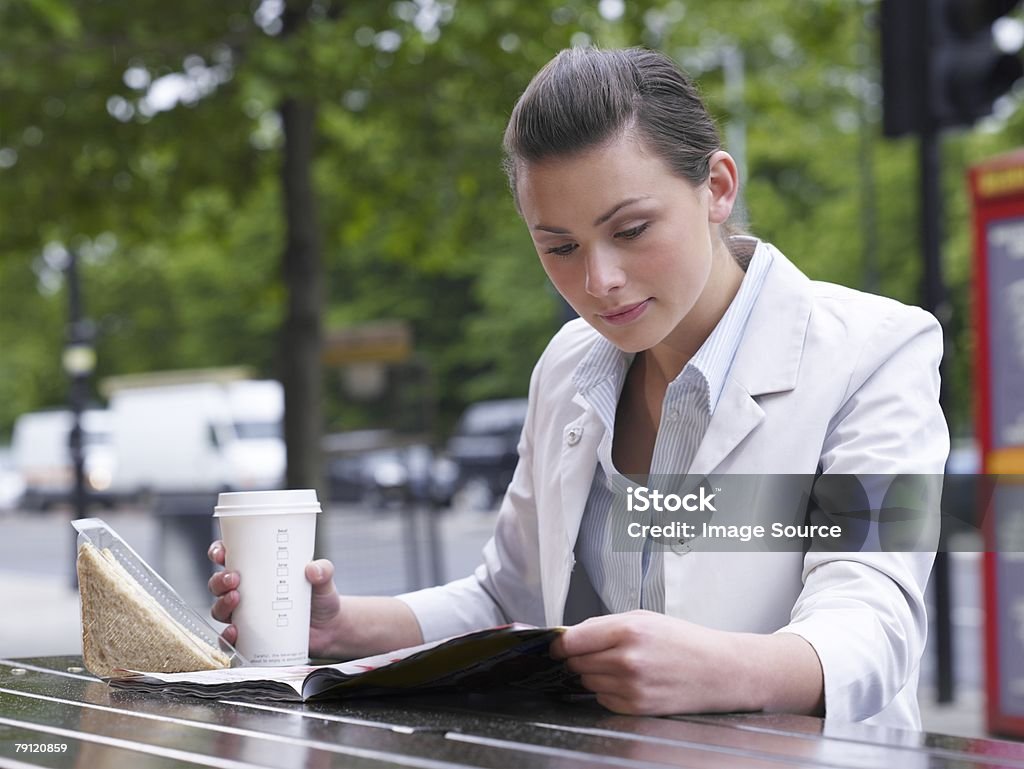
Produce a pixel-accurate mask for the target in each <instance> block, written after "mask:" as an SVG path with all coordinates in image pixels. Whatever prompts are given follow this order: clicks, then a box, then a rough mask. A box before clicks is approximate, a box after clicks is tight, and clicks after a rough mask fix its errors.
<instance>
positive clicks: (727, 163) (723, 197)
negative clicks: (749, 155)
mask: <svg viewBox="0 0 1024 769" xmlns="http://www.w3.org/2000/svg"><path fill="white" fill-rule="evenodd" d="M708 166H709V174H708V182H707V184H708V191H709V192H710V197H709V200H708V219H709V220H710V221H711V222H712V223H713V224H722V223H724V222H725V220H726V219H728V218H729V214H731V213H732V207H733V206H734V205H735V203H736V198H737V196H738V195H739V192H740V176H739V171H738V170H737V168H736V161H735V160H733V159H732V155H730V154H729V153H728V152H726V151H725V150H718V151H717V152H715V153H714V154H712V155H711V158H710V159H709V160H708Z"/></svg>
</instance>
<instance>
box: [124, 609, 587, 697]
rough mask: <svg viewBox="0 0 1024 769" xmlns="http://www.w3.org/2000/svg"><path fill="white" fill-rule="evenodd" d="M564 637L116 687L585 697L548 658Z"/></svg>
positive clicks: (491, 641) (462, 641)
mask: <svg viewBox="0 0 1024 769" xmlns="http://www.w3.org/2000/svg"><path fill="white" fill-rule="evenodd" d="M563 630H564V628H558V627H556V628H538V627H532V626H530V625H520V624H514V625H504V626H502V627H496V628H489V629H487V630H478V631H476V632H473V633H467V634H466V635H460V636H455V637H453V638H447V639H444V640H441V641H435V642H433V643H428V644H423V645H421V646H413V647H410V648H408V649H399V650H397V651H393V652H388V653H387V654H379V655H375V656H373V657H364V658H363V659H358V660H352V661H350V662H340V663H338V664H336V665H301V666H296V667H277V668H267V667H259V668H257V667H236V668H227V669H224V670H202V671H198V672H195V673H142V672H135V671H124V674H123V675H117V676H115V677H113V678H111V679H110V683H111V685H113V686H116V687H119V688H124V689H131V690H134V691H145V692H160V693H168V694H178V695H184V696H193V697H209V698H217V699H221V698H226V697H230V698H235V699H250V700H277V701H311V700H326V699H342V698H345V697H354V696H362V697H365V696H377V695H382V694H396V693H407V692H411V691H417V692H422V691H492V690H495V689H501V688H514V689H520V690H526V691H533V692H543V693H549V694H563V695H569V694H579V693H581V692H583V691H584V690H583V689H582V688H581V686H580V684H579V682H578V679H577V677H576V676H575V675H574V674H573V673H570V672H569V671H568V670H567V669H566V668H565V666H564V665H563V664H562V662H560V661H557V660H554V659H552V658H551V657H550V656H549V655H548V646H549V645H550V643H551V641H553V640H554V639H555V638H556V637H557V636H558V635H559V634H560V633H562V632H563Z"/></svg>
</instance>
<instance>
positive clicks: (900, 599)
mask: <svg viewBox="0 0 1024 769" xmlns="http://www.w3.org/2000/svg"><path fill="white" fill-rule="evenodd" d="M941 357H942V332H941V329H940V327H939V325H938V323H937V322H936V321H935V319H934V318H933V317H932V316H931V315H929V314H928V313H926V312H924V311H922V310H920V309H917V308H910V307H904V306H902V305H897V306H896V307H895V308H894V309H893V310H892V311H891V312H890V313H889V314H888V317H886V318H885V319H884V320H883V321H882V322H881V323H879V324H878V326H877V327H876V329H875V331H874V332H873V333H872V334H871V335H869V338H867V339H866V342H865V344H864V345H863V348H862V350H861V352H860V355H859V359H858V360H857V362H856V364H855V365H854V367H853V368H852V374H851V377H850V382H849V386H848V388H847V391H846V394H845V397H844V400H843V402H842V405H841V407H840V408H839V410H838V412H837V413H836V415H835V416H834V418H833V419H832V421H831V423H830V425H829V430H828V433H827V436H826V439H825V444H824V447H823V451H822V456H821V472H822V476H823V477H825V478H826V479H827V476H829V475H830V474H831V475H832V476H833V477H839V476H845V475H856V476H858V477H859V478H861V479H867V483H868V485H870V484H871V482H872V481H871V479H872V478H873V479H875V480H876V481H877V479H879V478H892V477H893V476H894V475H896V474H917V475H919V476H921V477H922V478H924V479H928V480H930V481H931V488H932V489H933V490H934V488H935V487H936V485H937V486H938V487H939V488H940V489H941V475H942V473H943V470H944V466H945V462H946V458H947V455H948V453H949V434H948V431H947V428H946V422H945V419H944V417H943V414H942V410H941V408H940V406H939V370H938V367H939V360H940V359H941ZM810 373H811V375H813V372H810ZM819 480H820V479H819ZM869 496H870V492H869ZM877 504H878V500H877V499H872V505H873V506H875V505H877ZM927 513H928V516H929V517H930V524H933V526H932V529H933V530H934V531H936V532H937V528H938V518H939V510H938V499H936V498H934V497H933V498H932V502H931V503H930V504H929V505H928V510H927ZM869 550H871V551H869ZM917 550H918V551H917V552H884V551H883V549H882V548H879V547H877V546H874V547H872V546H870V545H869V546H868V547H865V548H864V549H863V551H861V552H821V551H816V550H814V549H812V550H811V551H809V552H808V553H807V554H806V555H805V557H804V565H803V574H802V578H803V589H802V591H801V593H800V595H799V597H798V599H797V601H796V604H795V605H794V607H793V611H792V615H791V621H790V623H789V624H788V625H786V626H785V627H783V628H781V629H780V630H779V631H777V632H780V633H795V634H797V635H800V636H802V637H803V638H804V639H806V640H807V641H808V642H809V643H810V644H811V645H812V646H813V647H814V650H815V651H816V652H817V655H818V658H819V660H820V661H821V666H822V670H823V673H824V684H825V710H826V716H827V717H828V718H838V719H842V720H849V721H860V720H863V719H866V718H869V717H871V716H872V715H874V714H876V713H878V712H879V711H881V710H882V709H883V708H884V707H886V706H887V705H888V704H889V703H890V702H892V700H893V698H894V697H896V695H897V694H899V693H900V691H901V690H902V689H903V688H904V687H905V686H908V685H915V682H916V680H917V674H918V666H919V664H920V660H921V655H922V653H923V650H924V644H925V638H926V636H927V627H928V625H927V614H926V607H925V597H924V593H925V586H926V584H927V581H928V575H929V573H930V571H931V567H932V563H933V561H934V557H935V553H934V547H931V548H928V547H927V546H925V547H920V548H917Z"/></svg>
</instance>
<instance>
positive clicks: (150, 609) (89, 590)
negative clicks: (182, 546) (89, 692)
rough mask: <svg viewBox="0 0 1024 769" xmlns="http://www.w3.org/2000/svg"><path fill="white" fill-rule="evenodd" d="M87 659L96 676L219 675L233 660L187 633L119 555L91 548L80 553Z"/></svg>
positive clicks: (85, 658) (84, 548) (85, 544)
mask: <svg viewBox="0 0 1024 769" xmlns="http://www.w3.org/2000/svg"><path fill="white" fill-rule="evenodd" d="M78 589H79V594H80V596H81V599H82V657H83V659H84V661H85V667H86V669H88V670H89V672H90V673H92V674H93V675H96V676H99V677H101V678H108V677H111V676H113V675H116V674H117V672H120V671H126V670H132V671H139V672H154V673H155V672H160V673H185V672H191V671H194V670H217V669H220V668H226V667H229V665H230V660H229V659H228V657H227V655H225V654H224V653H223V652H222V651H220V650H219V649H215V648H213V647H212V646H210V645H209V644H207V643H206V642H204V641H203V640H202V639H200V638H198V637H197V636H196V635H195V634H193V633H191V632H190V631H188V630H187V629H186V628H184V627H182V626H181V625H180V624H179V623H178V622H177V621H175V620H174V618H173V617H171V615H170V614H168V613H167V610H166V609H164V607H163V606H161V605H160V603H159V602H158V601H157V600H156V599H155V598H154V597H153V596H152V595H150V594H149V593H148V592H147V591H146V590H145V589H144V588H143V587H142V585H140V584H139V583H138V582H137V581H136V580H135V579H134V578H133V577H132V576H131V574H129V573H128V571H127V570H126V569H125V568H124V566H122V565H121V564H120V563H119V562H118V561H117V559H116V558H115V557H114V554H113V553H112V552H111V551H110V550H108V549H104V550H102V551H101V550H99V549H98V548H96V547H95V546H94V545H92V544H91V543H89V542H86V543H84V544H82V545H81V547H79V549H78Z"/></svg>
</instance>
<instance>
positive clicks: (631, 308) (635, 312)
mask: <svg viewBox="0 0 1024 769" xmlns="http://www.w3.org/2000/svg"><path fill="white" fill-rule="evenodd" d="M650 302H651V299H650V298H647V299H644V300H643V301H642V302H637V303H636V304H629V305H625V306H623V307H616V308H615V309H614V310H612V311H611V312H602V313H598V315H600V317H601V318H602V319H603V320H604V321H605V322H607V323H611V324H612V325H615V326H620V325H622V324H624V323H630V322H632V321H634V320H636V319H637V318H639V317H640V316H641V315H643V314H644V312H645V311H646V310H647V306H648V305H649V304H650Z"/></svg>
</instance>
